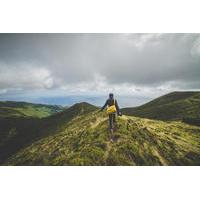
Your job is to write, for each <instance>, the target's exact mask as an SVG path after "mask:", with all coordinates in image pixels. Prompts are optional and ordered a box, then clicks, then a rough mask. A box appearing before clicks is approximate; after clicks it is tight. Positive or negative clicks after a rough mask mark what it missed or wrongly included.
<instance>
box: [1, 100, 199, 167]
mask: <svg viewBox="0 0 200 200" xmlns="http://www.w3.org/2000/svg"><path fill="white" fill-rule="evenodd" d="M27 123H28V122H25V123H23V124H24V125H25V124H27ZM34 123H35V124H34ZM34 123H33V124H31V122H29V125H28V124H27V125H26V126H27V127H26V129H21V130H20V127H21V126H22V124H21V125H19V127H17V128H16V129H14V128H10V129H8V130H9V131H7V133H8V137H10V138H12V137H15V134H17V135H20V134H22V133H23V132H24V133H23V135H22V136H21V137H16V138H18V139H16V138H15V139H14V138H13V140H12V145H14V144H15V143H19V142H21V139H23V138H25V137H27V138H29V137H30V135H34V134H36V135H37V134H38V135H39V136H38V138H36V139H35V140H32V142H31V141H29V143H30V144H28V142H27V141H26V140H24V142H25V143H26V144H25V145H24V146H23V145H22V144H21V147H20V148H18V149H15V151H13V152H12V154H10V155H9V156H8V155H7V159H6V157H4V161H3V163H2V164H3V165H200V145H199V141H200V127H197V126H191V125H187V124H184V123H182V122H162V121H157V120H148V119H142V118H138V117H131V116H122V117H118V125H117V126H118V128H117V130H116V131H115V132H114V142H113V143H111V142H110V140H109V131H108V116H107V115H106V114H105V113H104V112H98V109H97V108H96V107H95V106H92V105H90V104H87V103H80V104H75V105H74V106H72V107H70V108H68V109H66V110H65V111H63V112H60V113H57V114H55V115H53V116H50V117H47V118H44V119H38V121H36V122H34ZM9 127H10V126H9ZM7 145H8V144H7ZM12 145H11V143H10V146H9V147H8V146H6V145H5V146H4V147H1V148H0V152H2V151H4V152H5V150H6V147H7V150H8V149H9V148H11V147H12ZM3 148H4V149H3Z"/></svg>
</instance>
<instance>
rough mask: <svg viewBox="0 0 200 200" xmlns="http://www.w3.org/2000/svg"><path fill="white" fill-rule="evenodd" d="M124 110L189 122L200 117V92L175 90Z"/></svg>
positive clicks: (134, 114)
mask: <svg viewBox="0 0 200 200" xmlns="http://www.w3.org/2000/svg"><path fill="white" fill-rule="evenodd" d="M122 112H123V113H124V114H126V115H130V116H137V117H143V118H149V119H157V120H185V121H188V122H189V121H192V120H193V119H200V92H173V93H170V94H167V95H164V96H161V97H159V98H157V99H155V100H153V101H151V102H149V103H146V104H144V105H142V106H139V107H132V108H123V109H122ZM187 119H188V120H187ZM194 121H195V120H194ZM197 121H198V120H197Z"/></svg>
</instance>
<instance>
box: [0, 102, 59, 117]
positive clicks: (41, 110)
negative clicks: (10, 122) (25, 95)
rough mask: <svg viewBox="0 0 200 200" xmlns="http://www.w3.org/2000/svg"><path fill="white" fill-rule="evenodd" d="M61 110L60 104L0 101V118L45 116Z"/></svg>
mask: <svg viewBox="0 0 200 200" xmlns="http://www.w3.org/2000/svg"><path fill="white" fill-rule="evenodd" d="M62 110H63V107H62V106H57V105H44V104H33V103H27V102H16V101H1V102H0V118H7V117H16V118H17V117H38V118H42V117H47V116H50V115H52V114H54V113H57V112H60V111H62Z"/></svg>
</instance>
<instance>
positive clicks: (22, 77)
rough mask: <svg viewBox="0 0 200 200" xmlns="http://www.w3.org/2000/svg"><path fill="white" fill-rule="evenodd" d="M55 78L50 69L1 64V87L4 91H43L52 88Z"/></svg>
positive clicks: (28, 65) (23, 64)
mask: <svg viewBox="0 0 200 200" xmlns="http://www.w3.org/2000/svg"><path fill="white" fill-rule="evenodd" d="M53 85H54V80H53V77H52V76H51V73H50V71H49V69H47V68H45V67H38V66H34V65H31V64H30V63H21V64H17V63H16V66H10V65H6V64H5V63H0V87H1V88H4V89H10V88H12V89H13V88H15V89H18V88H21V89H42V88H52V87H53Z"/></svg>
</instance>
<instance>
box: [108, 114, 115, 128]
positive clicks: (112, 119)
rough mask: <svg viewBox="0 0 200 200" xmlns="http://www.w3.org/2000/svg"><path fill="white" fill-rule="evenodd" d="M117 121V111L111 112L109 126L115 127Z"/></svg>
mask: <svg viewBox="0 0 200 200" xmlns="http://www.w3.org/2000/svg"><path fill="white" fill-rule="evenodd" d="M115 123H116V113H112V114H109V128H110V129H113V128H114V124H115Z"/></svg>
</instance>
